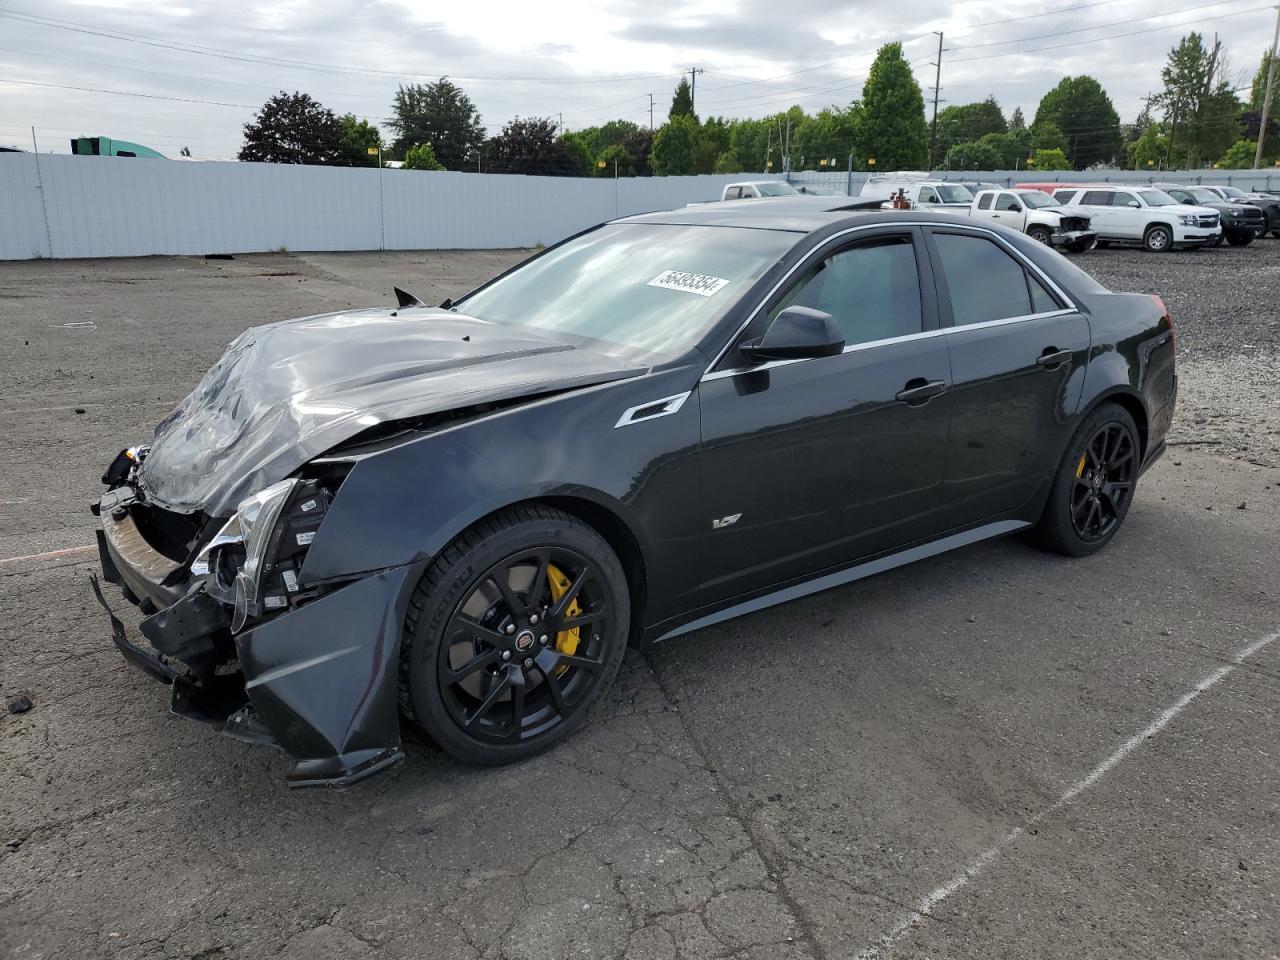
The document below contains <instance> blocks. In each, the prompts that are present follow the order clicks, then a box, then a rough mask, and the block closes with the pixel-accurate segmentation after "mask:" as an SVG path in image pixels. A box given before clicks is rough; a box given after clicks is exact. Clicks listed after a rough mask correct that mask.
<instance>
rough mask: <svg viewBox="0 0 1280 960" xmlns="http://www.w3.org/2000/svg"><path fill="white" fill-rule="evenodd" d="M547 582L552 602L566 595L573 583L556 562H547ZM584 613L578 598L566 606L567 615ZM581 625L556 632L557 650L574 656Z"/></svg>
mask: <svg viewBox="0 0 1280 960" xmlns="http://www.w3.org/2000/svg"><path fill="white" fill-rule="evenodd" d="M547 582H548V583H549V584H550V585H551V602H552V603H556V602H557V601H559V599H560V598H561V597H563V596H564V594H565V591H566V590H568V589H569V587H570V586H571V584H570V583H569V578H568V577H566V576H565V575H564V574H563V573H562V572H561V571H560V568H559V567H557V566H556V565H555V564H554V563H549V564H547ZM581 613H582V607H580V606H579V605H578V598H577V597H574V599H573V600H572V601H571V602H570V603H569V606H568V607H566V608H565V611H564V615H565V616H566V617H576V616H579V615H580V614H581ZM581 629H582V628H581V627H574V628H573V629H572V630H561V631H560V632H559V633H557V634H556V652H557V653H563V654H565V655H567V656H570V657H571V656H573V655H574V654H575V653H577V652H578V643H579V640H580V638H579V635H578V631H579V630H581Z"/></svg>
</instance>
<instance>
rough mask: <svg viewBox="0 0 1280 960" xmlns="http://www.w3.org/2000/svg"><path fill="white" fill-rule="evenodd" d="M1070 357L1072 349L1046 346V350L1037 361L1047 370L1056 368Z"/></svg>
mask: <svg viewBox="0 0 1280 960" xmlns="http://www.w3.org/2000/svg"><path fill="white" fill-rule="evenodd" d="M1070 359H1071V351H1070V350H1055V349H1054V348H1053V347H1045V348H1044V352H1043V353H1042V354H1040V356H1039V357H1038V358H1037V359H1036V363H1037V364H1039V365H1040V366H1042V367H1044V368H1045V369H1046V370H1056V369H1058V367H1060V366H1062V365H1063V364H1064V363H1067V362H1068V361H1069V360H1070Z"/></svg>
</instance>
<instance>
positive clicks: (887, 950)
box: [857, 630, 1280, 960]
mask: <svg viewBox="0 0 1280 960" xmlns="http://www.w3.org/2000/svg"><path fill="white" fill-rule="evenodd" d="M1277 640H1280V630H1277V631H1276V632H1275V633H1269V634H1267V635H1266V636H1265V637H1262V638H1261V639H1258V640H1255V641H1254V642H1253V643H1251V644H1249V645H1248V646H1247V647H1245V648H1244V649H1243V650H1240V651H1239V652H1238V653H1237V654H1236V655H1235V656H1234V657H1232V658H1231V660H1230V661H1229V662H1228V663H1226V664H1224V665H1223V666H1221V667H1219V668H1218V669H1217V670H1215V671H1213V673H1211V674H1209V675H1208V676H1207V677H1205V678H1204V679H1203V680H1201V681H1200V682H1199V683H1197V684H1196V685H1195V686H1194V687H1192V688H1191V689H1190V690H1188V691H1187V692H1186V693H1184V694H1183V695H1182V696H1181V697H1179V698H1178V700H1177V701H1176V702H1175V703H1174V704H1173V705H1172V706H1170V707H1167V708H1165V709H1164V710H1162V711H1161V712H1160V714H1159V715H1158V716H1157V717H1156V718H1155V719H1154V720H1152V721H1151V723H1149V724H1148V725H1147V726H1146V727H1144V728H1143V729H1142V730H1141V731H1139V732H1138V733H1136V734H1134V735H1133V736H1132V737H1130V738H1129V739H1128V740H1126V741H1125V742H1124V743H1122V744H1120V746H1118V747H1117V748H1116V749H1115V750H1114V751H1112V753H1111V754H1110V755H1109V756H1107V758H1106V759H1105V760H1103V761H1102V762H1101V763H1099V764H1098V765H1097V766H1096V767H1094V768H1093V769H1092V770H1090V771H1089V773H1088V774H1087V775H1086V776H1084V777H1082V778H1081V779H1079V780H1077V781H1076V782H1075V783H1073V784H1072V785H1071V786H1069V787H1068V788H1067V789H1066V790H1065V791H1064V792H1063V794H1062V795H1061V796H1060V797H1058V799H1057V800H1056V801H1054V803H1053V805H1052V806H1049V807H1046V808H1045V809H1044V810H1041V811H1040V812H1039V813H1037V814H1036V815H1035V816H1034V817H1032V818H1031V819H1029V820H1028V821H1027V822H1026V823H1024V824H1023V825H1022V826H1020V827H1014V828H1013V829H1012V830H1010V831H1009V832H1008V833H1007V834H1005V835H1004V837H1003V838H1002V839H1001V840H1000V841H999V842H997V843H996V844H994V845H993V846H991V847H989V848H988V849H986V850H984V851H983V852H982V853H980V854H978V856H976V857H974V858H973V859H972V860H970V861H969V863H968V864H966V865H965V868H964V869H963V870H962V871H960V873H958V874H956V876H954V877H952V878H951V879H950V880H948V881H947V882H946V883H944V884H942V886H940V887H937V888H936V889H934V890H932V891H930V893H929V894H928V895H927V896H925V897H924V898H923V899H921V901H920V902H919V903H918V904H917V905H916V908H915V909H914V910H912V911H911V912H910V913H908V914H906V915H905V916H903V917H902V918H901V919H900V920H899V921H898V922H897V923H896V924H894V926H893V927H892V928H891V929H890V930H889V932H888V933H886V934H885V935H884V936H882V937H881V938H880V939H879V940H877V941H876V942H875V943H874V944H872V945H871V946H869V947H867V948H866V949H865V950H863V951H862V952H861V953H859V954H858V955H857V960H877V958H881V957H886V956H889V955H891V953H892V950H893V946H894V944H895V943H897V941H898V940H899V939H900V938H901V937H902V935H903V934H904V933H906V932H907V931H908V930H911V929H912V928H913V927H916V926H918V925H919V924H920V923H921V922H922V921H923V920H925V919H926V918H927V917H929V915H930V914H931V913H932V912H933V909H934V908H935V907H937V906H938V904H940V903H942V902H943V901H944V900H946V899H947V898H948V897H950V896H951V895H952V894H954V893H956V892H957V891H958V890H960V889H962V888H963V887H964V886H965V884H967V883H968V882H969V881H970V880H972V879H973V878H974V877H976V876H978V874H980V873H981V872H982V871H983V870H984V869H986V867H987V866H988V865H989V864H990V863H991V862H992V861H993V860H995V859H996V858H997V857H999V856H1000V854H1002V853H1003V852H1004V851H1005V848H1007V847H1008V846H1009V844H1011V843H1013V842H1014V841H1015V840H1017V839H1018V838H1019V837H1021V836H1022V835H1023V834H1024V833H1026V832H1027V830H1028V829H1029V828H1031V827H1034V826H1035V825H1036V824H1038V823H1040V821H1042V820H1044V819H1045V818H1046V817H1048V816H1050V815H1052V814H1054V813H1057V812H1058V811H1059V810H1061V809H1062V808H1063V807H1065V806H1066V805H1067V804H1068V803H1070V802H1071V801H1072V800H1074V799H1075V798H1076V797H1078V796H1080V794H1082V793H1084V792H1085V791H1086V790H1088V789H1089V788H1090V787H1092V786H1093V785H1094V784H1095V783H1097V782H1098V781H1099V780H1101V779H1102V778H1103V777H1105V776H1106V775H1107V774H1108V773H1109V772H1110V771H1111V769H1112V768H1113V767H1115V766H1116V765H1117V764H1118V763H1120V762H1121V761H1122V760H1124V759H1125V758H1126V757H1128V756H1129V754H1131V753H1133V751H1134V750H1136V749H1138V747H1140V746H1141V745H1142V743H1143V741H1144V740H1148V739H1150V738H1151V737H1154V736H1155V735H1156V734H1157V733H1159V732H1160V731H1161V730H1163V729H1164V728H1165V727H1167V726H1168V725H1169V723H1170V722H1171V721H1172V720H1173V719H1174V717H1176V716H1177V715H1178V714H1180V713H1181V712H1182V711H1183V710H1185V709H1186V708H1187V707H1188V706H1189V705H1190V704H1191V703H1192V702H1193V701H1194V700H1195V699H1196V698H1197V697H1199V696H1200V695H1201V694H1202V693H1205V692H1206V691H1208V690H1210V689H1211V688H1213V687H1215V686H1217V685H1218V684H1219V683H1221V682H1222V681H1223V680H1225V679H1226V678H1227V677H1229V676H1230V675H1231V674H1232V673H1234V672H1235V671H1236V669H1238V668H1239V667H1240V666H1241V665H1242V664H1243V663H1244V662H1245V660H1247V659H1249V657H1251V656H1253V655H1254V654H1255V653H1260V652H1262V651H1263V650H1265V649H1266V648H1267V647H1269V646H1270V645H1271V644H1273V643H1275V642H1276V641H1277Z"/></svg>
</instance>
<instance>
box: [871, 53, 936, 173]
mask: <svg viewBox="0 0 1280 960" xmlns="http://www.w3.org/2000/svg"><path fill="white" fill-rule="evenodd" d="M862 111H863V123H862V128H863V130H864V133H865V144H864V149H865V151H866V152H867V154H868V155H869V156H872V157H875V159H876V169H877V170H895V169H896V170H910V169H916V168H919V167H922V166H924V165H925V163H926V161H927V160H928V158H929V131H928V126H927V125H926V123H925V119H924V97H923V96H922V95H921V93H920V84H918V83H916V78H915V77H914V76H913V75H912V73H911V65H910V64H908V63H907V61H906V60H905V59H903V56H902V44H901V43H886V44H885V45H884V46H883V47H881V48H880V50H879V52H878V53H877V54H876V58H875V61H874V62H873V63H872V64H871V71H870V73H869V74H868V75H867V82H866V84H865V85H864V86H863V88H862Z"/></svg>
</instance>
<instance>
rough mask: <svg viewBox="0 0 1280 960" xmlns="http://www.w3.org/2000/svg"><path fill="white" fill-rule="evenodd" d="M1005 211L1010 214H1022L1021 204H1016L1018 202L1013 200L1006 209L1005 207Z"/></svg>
mask: <svg viewBox="0 0 1280 960" xmlns="http://www.w3.org/2000/svg"><path fill="white" fill-rule="evenodd" d="M1005 209H1006V210H1008V211H1009V212H1010V213H1021V212H1022V204H1020V203H1018V202H1017V201H1016V200H1015V201H1014V202H1013V203H1011V204H1009V205H1008V206H1007V207H1005Z"/></svg>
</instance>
